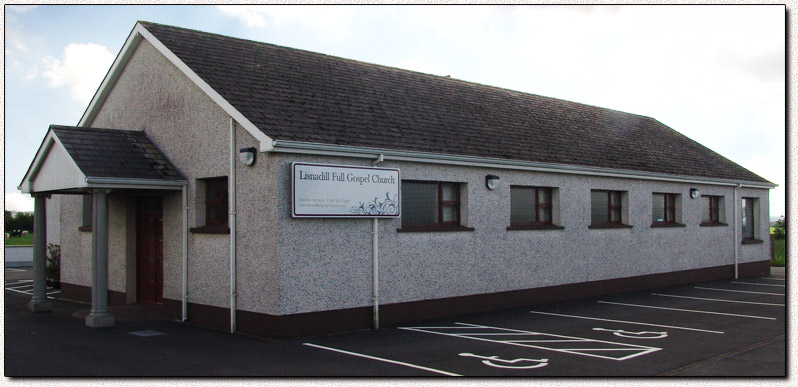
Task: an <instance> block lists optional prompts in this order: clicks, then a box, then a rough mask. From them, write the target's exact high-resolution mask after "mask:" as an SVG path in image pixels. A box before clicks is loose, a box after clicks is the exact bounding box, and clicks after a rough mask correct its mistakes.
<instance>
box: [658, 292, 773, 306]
mask: <svg viewBox="0 0 798 387" xmlns="http://www.w3.org/2000/svg"><path fill="white" fill-rule="evenodd" d="M651 295H652V296H660V297H673V298H687V299H691V300H704V301H717V302H733V303H735V304H751V305H769V306H784V304H769V303H766V302H751V301H737V300H721V299H719V298H703V297H688V296H677V295H675V294H660V293H651Z"/></svg>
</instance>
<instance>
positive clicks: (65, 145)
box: [19, 125, 187, 193]
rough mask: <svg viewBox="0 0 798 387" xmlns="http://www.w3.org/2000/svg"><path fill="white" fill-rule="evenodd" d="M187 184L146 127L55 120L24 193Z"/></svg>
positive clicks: (22, 185) (23, 184)
mask: <svg viewBox="0 0 798 387" xmlns="http://www.w3.org/2000/svg"><path fill="white" fill-rule="evenodd" d="M186 183H187V180H186V178H185V177H184V176H183V174H181V173H180V171H179V170H178V169H177V168H176V167H175V166H174V164H172V162H171V161H169V159H168V158H167V157H166V156H165V155H164V154H163V152H161V151H160V150H159V149H158V148H157V147H156V146H155V144H154V143H153V142H152V141H151V140H150V139H149V138H148V137H147V135H146V134H145V133H144V132H142V131H132V130H118V129H98V128H81V127H71V126H59V125H51V126H50V128H49V130H48V131H47V135H46V136H45V138H44V141H42V145H41V146H40V147H39V150H38V151H37V152H36V156H35V157H34V159H33V162H32V163H31V166H30V167H29V168H28V171H27V172H26V173H25V177H24V178H23V179H22V182H21V183H20V186H19V189H20V190H21V191H22V192H24V193H35V192H62V193H68V192H82V191H86V190H88V189H92V188H139V189H180V188H181V187H182V186H184V185H185V184H186Z"/></svg>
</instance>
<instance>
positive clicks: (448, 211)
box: [443, 206, 457, 222]
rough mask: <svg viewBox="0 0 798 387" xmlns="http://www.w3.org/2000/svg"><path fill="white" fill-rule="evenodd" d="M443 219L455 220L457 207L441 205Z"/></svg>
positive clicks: (446, 220)
mask: <svg viewBox="0 0 798 387" xmlns="http://www.w3.org/2000/svg"><path fill="white" fill-rule="evenodd" d="M443 221H444V222H456V221H457V207H454V206H444V207H443Z"/></svg>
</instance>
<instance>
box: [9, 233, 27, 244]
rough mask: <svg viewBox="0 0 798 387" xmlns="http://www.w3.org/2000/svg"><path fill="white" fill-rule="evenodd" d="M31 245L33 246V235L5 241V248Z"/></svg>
mask: <svg viewBox="0 0 798 387" xmlns="http://www.w3.org/2000/svg"><path fill="white" fill-rule="evenodd" d="M32 245H33V233H31V234H29V235H28V236H23V237H12V238H10V239H6V246H32Z"/></svg>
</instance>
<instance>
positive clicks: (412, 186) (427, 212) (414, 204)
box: [402, 182, 438, 224]
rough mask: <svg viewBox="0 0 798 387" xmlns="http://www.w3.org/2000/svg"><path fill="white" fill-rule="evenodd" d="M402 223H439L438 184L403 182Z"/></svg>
mask: <svg viewBox="0 0 798 387" xmlns="http://www.w3.org/2000/svg"><path fill="white" fill-rule="evenodd" d="M402 223H403V224H434V223H438V184H437V183H420V182H402Z"/></svg>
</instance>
